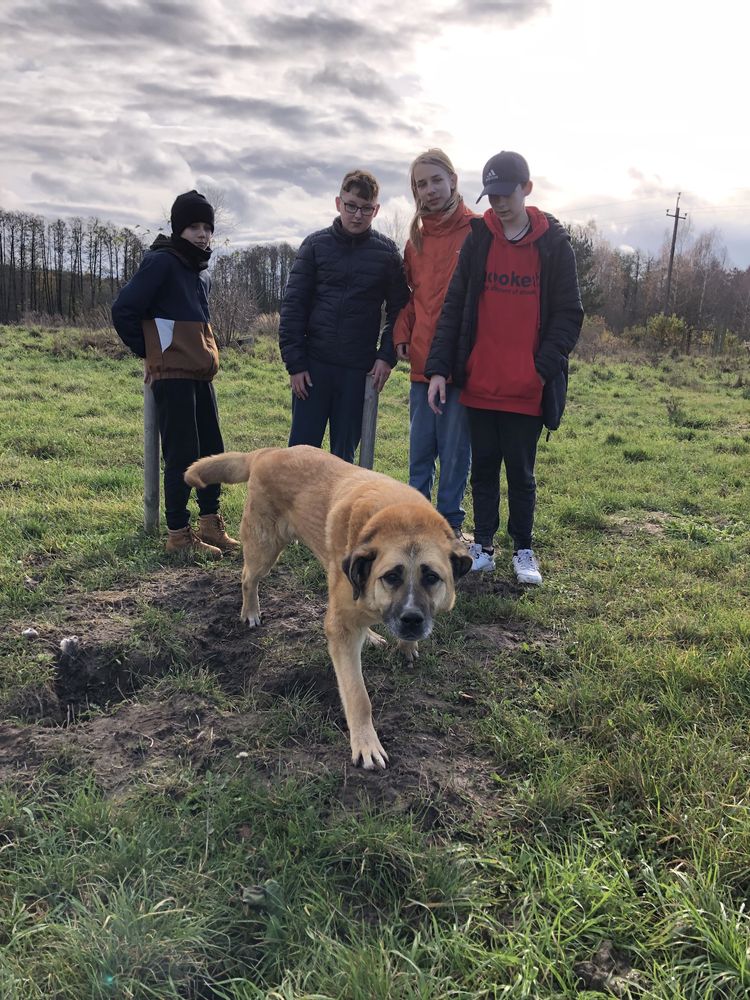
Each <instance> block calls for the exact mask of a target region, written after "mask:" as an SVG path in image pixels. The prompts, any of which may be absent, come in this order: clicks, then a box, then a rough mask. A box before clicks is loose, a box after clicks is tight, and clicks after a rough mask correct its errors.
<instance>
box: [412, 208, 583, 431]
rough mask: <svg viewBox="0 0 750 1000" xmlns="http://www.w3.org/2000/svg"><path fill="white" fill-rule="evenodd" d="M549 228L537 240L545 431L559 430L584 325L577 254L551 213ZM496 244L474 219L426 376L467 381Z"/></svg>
mask: <svg viewBox="0 0 750 1000" xmlns="http://www.w3.org/2000/svg"><path fill="white" fill-rule="evenodd" d="M545 215H546V217H547V220H548V222H549V229H548V230H547V231H546V232H545V233H543V234H542V236H540V237H539V239H538V240H537V243H536V246H537V249H538V250H539V258H540V264H541V283H540V290H539V299H540V300H539V308H540V326H539V349H538V351H537V353H536V356H535V358H534V365H535V367H536V370H537V371H538V372H539V374H540V375H541V377H542V378H543V379H544V383H545V384H544V390H543V393H542V418H543V421H544V425H545V427H547V428H549V430H556V429H557V428H558V427H559V426H560V420H561V418H562V414H563V410H564V409H565V398H566V395H567V386H568V355H569V354H570V352H571V351H572V350H573V348H574V347H575V344H576V341H577V340H578V336H579V334H580V332H581V324H582V323H583V306H582V305H581V294H580V292H579V289H578V274H577V271H576V261H575V254H574V253H573V248H572V246H571V244H570V236H569V234H568V231H567V230H566V229H565V228H564V226H562V225H561V224H560V223H559V222H558V221H557V219H556V218H555V217H554V216H552V215H547V213H546V212H545ZM491 243H492V233H491V232H490V230H489V228H488V227H487V224H486V223H485V221H484V219H472V222H471V232H470V233H469V235H468V236H467V237H466V241H465V242H464V245H463V247H462V248H461V254H460V256H459V258H458V264H457V266H456V270H455V271H454V273H453V278H452V279H451V283H450V285H449V286H448V291H447V293H446V296H445V302H444V303H443V309H442V312H441V313H440V319H439V320H438V325H437V329H436V331H435V336H434V338H433V341H432V347H431V349H430V355H429V357H428V358H427V364H426V365H425V375H426V376H427V377H428V378H429V377H430V376H432V375H443V376H444V377H445V378H448V377H449V376H452V378H453V383H454V385H457V386H462V385H463V384H464V382H465V380H466V362H467V361H468V359H469V355H470V354H471V351H472V349H473V347H474V343H475V341H476V330H477V310H478V307H479V296H480V295H481V293H482V289H483V288H484V281H485V268H486V263H487V254H488V253H489V249H490V245H491Z"/></svg>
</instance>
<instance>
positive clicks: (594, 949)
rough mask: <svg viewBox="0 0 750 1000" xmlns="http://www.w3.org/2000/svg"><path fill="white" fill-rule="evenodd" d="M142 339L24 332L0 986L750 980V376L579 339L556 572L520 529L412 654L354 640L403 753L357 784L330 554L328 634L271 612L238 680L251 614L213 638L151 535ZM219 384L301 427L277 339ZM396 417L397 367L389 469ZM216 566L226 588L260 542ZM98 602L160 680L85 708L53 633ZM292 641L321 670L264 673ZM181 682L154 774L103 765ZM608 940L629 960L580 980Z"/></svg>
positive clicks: (396, 461) (242, 430)
mask: <svg viewBox="0 0 750 1000" xmlns="http://www.w3.org/2000/svg"><path fill="white" fill-rule="evenodd" d="M120 354H121V352H120V351H119V350H118V348H117V346H116V345H115V344H114V342H113V341H108V340H107V339H106V337H104V336H102V337H100V338H96V337H92V336H91V335H88V336H87V339H86V340H85V341H84V340H83V338H82V337H81V336H80V335H79V334H77V333H76V332H75V331H55V332H50V331H45V330H24V329H17V328H0V360H1V361H2V363H3V365H4V368H5V371H6V378H5V380H4V382H3V383H2V385H1V386H0V406H2V410H3V414H4V420H3V421H2V424H0V576H1V579H2V590H1V592H0V593H1V597H2V600H1V602H0V605H1V608H2V610H0V706H2V711H3V715H4V716H5V717H6V718H7V720H8V721H7V723H6V724H5V725H4V726H3V728H2V729H0V768H2V766H3V761H4V759H5V758H4V757H3V756H2V754H3V750H4V747H5V746H6V745H8V746H10V744H11V742H12V740H13V739H14V738H20V739H22V740H23V745H24V746H28V759H27V761H26V766H25V767H23V768H19V769H18V770H17V771H15V772H13V771H11V770H6V771H4V772H3V773H2V777H3V778H4V781H3V784H2V785H1V786H0V997H2V998H3V1000H5V998H8V1000H48V998H55V1000H80V998H82V997H86V998H89V997H91V998H105V997H116V998H136V1000H152V998H158V1000H163V998H175V1000H177V998H187V997H191V998H200V1000H203V998H212V1000H215V998H220V1000H259V998H269V1000H271V998H274V1000H276V998H289V1000H291V998H294V1000H305V998H307V1000H313V998H318V1000H321V998H337V1000H338V998H341V1000H359V998H362V1000H372V998H383V1000H385V998H388V1000H393V998H395V1000H400V998H404V1000H407V998H408V1000H411V998H425V1000H426V998H430V1000H433V998H442V997H445V998H448V997H450V998H462V1000H464V998H465V1000H475V998H490V997H491V998H496V997H508V998H522V997H528V998H534V1000H543V998H550V1000H551V998H566V997H575V996H580V997H584V998H588V1000H593V998H595V997H606V996H611V995H615V996H627V997H633V998H636V997H638V998H641V997H649V998H653V1000H663V998H669V1000H697V998H701V1000H709V998H711V1000H713V998H737V1000H739V998H741V997H745V996H746V995H748V992H749V991H750V959H749V958H748V955H749V954H750V951H749V950H748V949H749V948H750V926H749V924H748V916H747V913H746V900H747V898H748V893H749V892H750V860H749V859H750V805H748V795H747V788H748V778H747V776H748V773H749V771H750V730H749V728H748V725H747V719H748V714H749V713H750V662H749V660H750V657H749V655H748V650H749V649H750V614H749V612H748V608H749V607H750V583H749V578H748V571H747V567H748V565H750V502H749V500H750V497H749V496H748V486H747V481H748V476H747V455H748V452H749V451H750V425H749V424H748V416H747V398H746V394H743V392H744V390H743V386H746V385H747V383H748V373H747V371H746V367H745V369H741V368H740V367H739V366H738V363H737V362H732V363H729V362H726V360H725V359H717V360H716V361H709V360H706V359H670V360H669V361H668V362H667V363H665V364H662V365H658V366H655V367H649V366H646V365H643V366H638V365H633V364H627V363H617V364H614V363H612V364H610V363H605V362H602V361H599V362H597V363H596V364H583V363H580V362H578V361H575V360H574V362H573V364H572V366H571V367H572V372H571V388H570V399H569V405H568V411H567V413H566V416H565V421H564V423H563V426H562V428H561V430H560V431H559V432H557V433H556V434H554V435H552V438H551V440H550V441H549V442H546V441H545V440H544V439H542V442H541V443H540V450H539V459H538V465H537V479H538V487H539V504H538V514H537V542H536V548H537V550H538V554H539V557H540V561H541V564H542V569H543V572H544V574H545V584H544V586H543V587H541V588H539V589H536V590H533V591H527V592H524V593H520V592H519V591H518V590H517V589H516V588H514V587H512V586H511V571H510V566H509V560H510V549H509V546H508V544H507V541H506V540H505V539H504V538H503V537H499V538H498V544H499V547H498V570H497V572H496V574H495V581H496V583H497V585H496V586H493V581H492V580H491V579H489V578H485V579H483V580H480V581H475V580H472V581H468V583H467V585H465V586H463V587H461V588H460V590H459V596H458V601H457V605H456V609H455V610H454V612H453V613H452V614H451V615H450V616H446V617H444V618H442V619H440V620H439V621H438V622H437V625H436V629H435V634H434V636H433V638H432V639H431V640H430V641H429V642H427V643H425V644H424V648H423V649H422V651H421V652H422V655H421V657H420V660H419V666H418V667H416V668H413V669H411V670H406V669H405V668H402V667H401V666H400V665H399V664H398V661H397V660H396V659H395V656H394V653H393V650H392V649H390V650H382V649H368V650H367V651H366V653H365V670H366V672H367V673H368V686H369V689H370V694H371V696H372V698H373V704H374V706H375V709H376V715H377V713H378V711H382V712H383V713H384V718H386V719H387V718H390V719H392V720H395V721H392V722H391V725H392V727H393V730H394V731H393V733H392V734H391V735H390V742H389V743H388V744H387V746H388V747H389V748H390V747H392V748H393V750H394V759H395V763H394V767H393V769H392V770H389V771H388V772H386V773H385V774H382V775H377V776H364V775H361V774H359V773H354V772H352V771H351V769H350V768H349V766H348V764H347V740H346V736H345V734H344V733H343V732H342V728H341V726H342V723H341V717H340V713H339V712H338V709H337V708H336V707H335V705H334V702H335V698H334V697H333V695H332V691H331V689H330V686H329V688H324V689H318V688H317V687H316V686H315V685H314V684H313V682H312V680H311V678H314V677H319V678H322V679H323V681H325V682H326V683H328V681H326V678H328V677H329V673H328V672H330V667H329V666H328V664H327V655H326V651H325V647H324V644H323V642H322V632H321V623H320V621H319V617H317V616H318V615H319V608H320V607H321V606H322V601H323V599H324V591H325V583H324V577H323V574H322V573H321V571H320V568H319V567H318V566H317V564H316V563H315V562H314V560H312V558H311V557H310V555H309V553H307V552H306V550H304V549H303V548H302V547H299V546H292V547H290V548H289V549H288V550H287V552H286V553H285V554H284V556H283V557H282V569H281V571H280V572H281V573H282V574H286V576H281V577H279V578H278V579H277V582H276V586H277V587H279V588H280V587H281V586H282V585H283V586H284V587H287V588H288V591H289V593H292V594H294V595H295V601H293V602H291V603H290V605H289V607H288V612H289V614H290V615H293V614H294V613H295V612H297V613H299V614H302V615H303V617H304V615H308V617H309V618H310V619H311V620H312V619H313V618H314V622H313V624H314V629H313V632H314V635H315V636H316V637H317V636H321V638H320V640H319V639H318V638H315V641H314V642H309V641H308V642H305V641H303V640H302V639H301V638H299V637H295V636H294V635H290V636H289V637H288V638H284V636H283V634H282V633H276V632H271V633H269V632H268V631H265V632H264V631H263V630H260V631H259V632H258V633H257V635H255V636H253V637H252V639H251V640H250V639H248V640H247V646H246V647H242V648H243V649H244V650H245V651H244V653H243V654H242V659H241V661H240V662H238V664H237V666H236V676H234V681H233V677H232V671H231V669H230V667H231V664H230V665H229V666H227V665H226V664H224V665H223V666H222V667H221V669H218V668H217V667H216V666H215V662H214V660H213V659H212V658H211V656H210V655H209V654H211V653H213V654H216V653H217V652H220V651H221V646H222V643H229V642H238V641H239V640H237V639H236V638H235V637H234V634H233V633H232V632H231V624H229V622H230V619H229V618H227V619H226V622H227V623H226V624H225V622H224V619H223V618H222V619H221V622H220V623H219V624H220V625H221V627H222V628H224V629H225V632H224V633H221V634H219V633H216V635H214V636H213V638H212V639H211V642H210V643H209V644H207V645H201V638H202V637H201V636H200V635H198V634H196V631H195V627H194V620H193V615H194V612H193V611H192V610H191V607H192V606H191V605H189V603H188V602H186V603H185V606H184V607H182V606H180V599H179V597H180V595H181V594H184V595H187V596H189V595H190V591H189V581H190V579H191V577H190V574H191V573H193V572H194V571H193V570H192V569H191V568H189V567H186V568H183V569H182V570H175V568H174V567H170V566H169V565H168V564H167V562H166V560H165V558H164V553H163V539H161V540H160V539H156V538H150V537H147V536H145V535H144V534H143V532H142V530H141V527H140V525H141V521H142V465H141V454H142V444H141V397H140V392H141V388H140V387H141V370H140V366H139V363H138V362H137V361H135V360H134V359H131V358H128V357H124V356H119V355H120ZM217 393H218V397H219V405H220V409H221V417H222V428H223V431H224V437H225V443H226V446H227V448H230V449H237V450H243V449H249V448H253V447H259V446H264V445H269V444H284V442H285V439H286V434H287V431H288V418H289V399H288V387H287V379H286V376H285V374H284V372H283V370H282V368H281V366H280V364H279V361H278V355H277V353H276V350H275V348H274V346H273V345H271V344H269V343H267V342H265V343H263V342H261V343H260V344H259V345H258V347H257V349H256V354H255V356H250V355H248V354H246V353H241V352H231V353H230V352H228V353H227V355H226V356H225V358H224V363H223V368H222V372H221V374H220V376H219V379H218V381H217ZM407 440H408V378H407V376H406V373H405V372H404V371H399V370H397V371H396V372H395V373H394V375H393V376H392V378H391V380H390V382H389V384H388V385H387V387H386V389H385V391H384V394H383V397H382V399H381V406H380V414H379V422H378V445H377V449H376V467H377V468H378V469H379V470H380V471H383V472H386V473H388V474H390V475H393V476H395V477H396V478H399V479H405V478H406V471H407ZM243 493H244V491H243V490H242V489H241V488H240V487H235V488H229V489H227V490H226V491H225V493H224V495H223V501H222V503H223V510H224V513H225V516H226V519H227V521H228V523H229V525H230V527H236V525H237V523H238V521H239V517H240V514H241V510H242V505H243V501H244V495H243ZM467 499H470V498H467ZM468 506H469V518H468V524H469V525H470V522H471V508H470V503H469V505H468ZM504 519H505V512H503V521H504ZM203 572H204V573H205V574H208V576H207V577H205V578H204V579H208V581H209V583H210V581H211V580H213V581H214V582H215V585H216V588H217V591H218V590H220V589H221V586H222V585H223V583H224V582H225V581H227V580H228V579H230V578H231V580H232V581H234V580H235V578H236V577H238V575H239V566H238V564H237V563H234V564H232V565H226V566H225V565H219V566H211V567H207V568H206V569H205V570H203ZM285 581H291V583H290V584H289V583H287V582H285ZM157 583H158V584H159V586H160V587H161V588H162V589H161V590H160V591H158V593H159V594H162V593H167V595H169V594H170V589H171V592H172V596H173V597H175V599H174V600H173V602H172V603H171V604H165V603H164V602H163V601H161V600H157V599H156V598H155V596H154V595H155V594H156V593H157V590H155V589H154V588H155V587H156V585H157ZM204 585H205V586H208V585H209V584H204ZM180 586H183V587H187V588H188V589H186V590H184V591H179V593H177V591H176V588H179V587H180ZM149 587H151V589H149ZM108 594H109V595H111V596H110V597H107V595H108ZM121 595H125V596H124V597H122V596H121ZM175 595H176V596H175ZM108 601H109V603H107V602H108ZM97 602H98V603H97ZM295 602H296V603H295ZM308 606H309V608H310V609H311V610H309V611H307V610H305V609H306V608H308ZM102 608H105V609H106V614H105V612H104V611H103V610H102ZM299 608H302V611H300V610H299ZM218 614H219V612H218V611H217V615H218ZM231 615H232V616H234V615H235V609H234V608H232V609H231ZM232 620H233V618H232ZM94 624H96V639H97V642H98V643H100V644H101V646H102V648H104V647H106V648H107V649H110V647H111V655H112V657H113V658H114V659H117V658H118V657H119V658H123V660H124V661H126V660H127V658H128V657H132V656H134V655H136V654H137V656H138V661H137V662H138V664H139V665H140V668H141V669H142V670H143V672H144V676H143V678H141V680H140V681H139V684H140V687H138V688H137V690H135V691H134V692H133V691H129V692H128V691H125V692H115V691H114V690H113V691H112V699H111V700H107V698H101V697H100V698H99V701H98V702H96V701H93V702H92V703H91V704H90V705H79V706H78V711H79V712H80V714H79V716H78V721H77V723H76V725H74V726H71V727H70V728H69V729H68V730H66V729H65V728H61V727H60V725H59V722H60V718H59V716H56V715H55V705H56V700H55V694H54V683H55V680H56V676H57V670H58V667H57V664H58V660H59V651H58V649H57V647H56V639H57V637H58V636H59V635H60V634H61V630H62V631H63V633H64V634H68V632H69V631H70V629H71V628H72V627H73V626H75V628H76V631H77V632H79V633H80V635H81V637H82V639H83V640H84V643H86V642H87V641H88V642H92V641H93V640H92V639H91V635H92V632H93V631H95V630H94ZM26 626H33V627H34V628H36V629H37V631H38V632H39V633H40V637H39V639H38V640H29V639H26V638H24V637H23V636H21V630H22V629H23V628H24V627H26ZM66 630H67V631H66ZM222 636H223V638H222ZM232 648H234V647H232ZM237 648H238V649H239V648H240V647H239V646H238V647H237ZM232 655H234V654H232ZM238 655H239V654H238ZM245 657H248V658H250V657H252V658H253V659H252V669H251V668H250V667H248V666H246V665H245V664H244V658H245ZM287 668H288V669H289V671H290V673H289V676H290V677H292V678H295V677H296V678H298V680H299V683H290V684H286V682H285V685H284V686H283V687H282V688H279V689H278V690H277V691H276V693H275V694H274V693H273V691H272V690H265V689H263V688H262V685H261V687H258V686H257V684H256V683H255V681H256V680H257V677H259V676H268V677H274V676H277V675H278V676H281V673H280V672H281V671H282V670H286V669H287ZM243 671H245V674H243ZM253 671H255V673H253ZM274 671H275V672H276V674H275V673H274ZM295 671H296V672H295ZM243 677H244V680H243ZM238 678H239V679H238ZM323 681H321V683H323ZM125 695H127V698H126V700H125V701H123V697H124V696H125ZM169 705H173V706H176V707H175V708H174V709H173V711H174V719H173V722H174V727H173V728H174V734H173V739H172V742H171V743H169V744H168V747H169V752H168V753H167V754H166V755H165V758H164V759H163V760H161V761H160V762H159V766H158V767H157V766H156V763H154V764H152V765H149V766H146V767H144V768H141V767H140V762H141V760H142V758H143V757H144V756H146V762H147V764H148V763H149V761H148V757H147V755H148V753H149V748H150V745H151V743H153V741H154V740H155V739H157V740H158V738H159V733H158V732H152V731H150V730H148V729H145V730H143V731H141V730H137V731H135V732H133V733H128V732H127V731H125V730H118V731H117V732H118V734H119V735H117V736H116V738H115V741H114V744H113V746H114V745H115V744H117V742H118V741H120V742H122V743H123V744H126V743H127V741H128V739H129V738H131V737H132V741H133V751H132V757H131V762H132V774H131V775H128V774H127V773H126V774H125V775H124V776H123V777H122V779H120V780H118V782H117V783H116V784H114V785H108V784H107V783H106V782H103V781H101V780H100V779H99V778H98V777H97V775H99V774H100V771H99V770H97V768H96V767H95V766H94V765H95V764H96V755H97V753H98V752H102V753H106V752H107V750H106V744H104V743H102V744H100V743H97V740H99V739H102V738H103V733H104V734H105V735H106V733H105V731H106V728H107V726H108V725H110V724H111V726H112V727H113V731H114V729H115V727H117V725H118V720H119V719H120V718H122V717H125V718H131V717H132V718H134V719H144V718H148V716H147V715H143V716H138V715H137V712H138V711H142V712H144V713H148V712H149V711H150V710H151V709H152V708H158V707H159V706H169ZM399 710H400V711H401V715H398V711H399ZM165 711H166V709H165ZM127 712H132V713H133V714H132V716H128V715H127ZM389 712H390V713H391V714H390V715H388V713H389ZM399 720H400V721H399ZM376 723H377V719H376ZM138 724H139V725H145V724H146V723H145V722H142V723H138ZM134 725H135V723H134ZM233 727H234V728H233ZM19 734H20V735H19ZM214 737H216V738H214ZM409 741H411V743H412V744H413V748H414V749H413V751H412V755H411V756H410V757H409V759H408V762H407V759H406V756H405V755H404V753H403V750H404V748H405V746H406V744H407V742H409ZM100 745H101V746H102V747H105V749H104V750H102V751H97V747H99V746H100ZM165 745H167V744H165ZM399 747H401V749H402V756H401V758H399ZM196 748H201V749H200V752H198V749H196ZM53 750H54V752H53ZM420 754H421V755H422V756H420ZM433 757H434V759H433ZM407 764H408V766H407ZM409 767H413V768H414V774H413V775H411V776H410V772H409V771H408V768H409ZM408 781H412V784H411V785H408ZM407 786H408V787H407ZM407 791H408V794H407ZM605 942H610V943H611V947H612V948H614V949H615V951H616V953H617V954H618V955H619V956H621V957H622V960H623V963H624V964H623V968H620V969H618V970H615V969H608V968H607V967H606V965H603V966H602V967H601V968H600V969H599V970H598V972H596V969H595V974H592V973H591V966H592V965H593V966H596V964H597V962H600V963H601V961H602V960H601V959H597V958H596V956H597V954H599V953H600V949H601V948H602V945H603V944H604V943H605ZM587 969H588V971H585V970H587ZM608 974H609V979H607V975H608ZM607 983H608V984H609V985H606V984H607Z"/></svg>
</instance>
